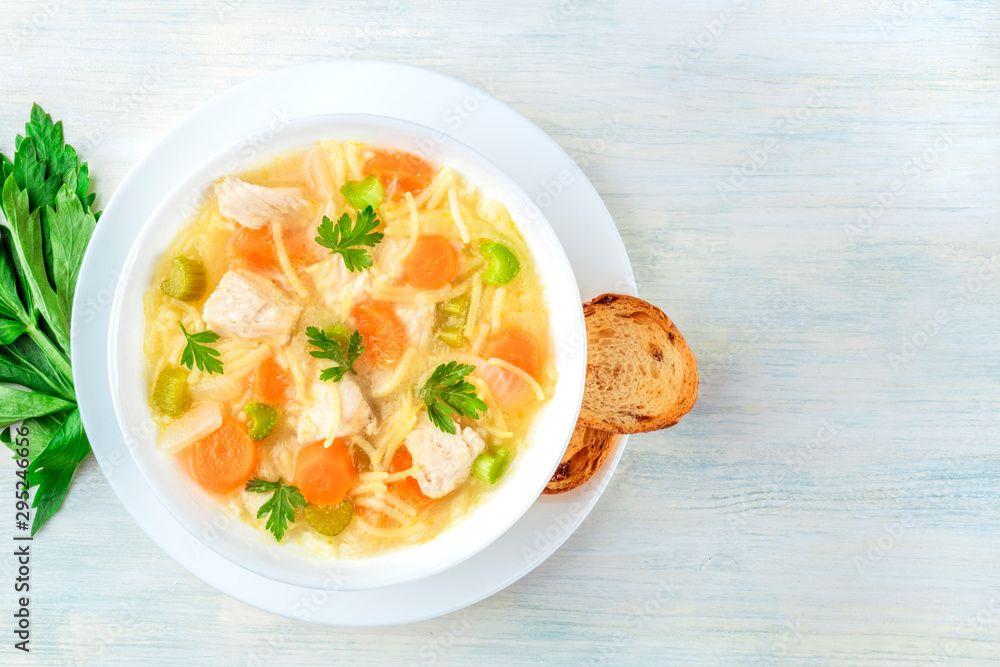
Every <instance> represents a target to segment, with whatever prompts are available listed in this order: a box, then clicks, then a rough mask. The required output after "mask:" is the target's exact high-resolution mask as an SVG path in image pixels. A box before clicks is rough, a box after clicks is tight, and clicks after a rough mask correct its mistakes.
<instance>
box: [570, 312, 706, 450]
mask: <svg viewBox="0 0 1000 667" xmlns="http://www.w3.org/2000/svg"><path fill="white" fill-rule="evenodd" d="M583 315H584V317H585V318H586V322H587V380H586V385H585V387H584V391H583V405H582V406H581V408H580V421H581V422H582V423H584V424H586V425H587V426H590V427H591V428H596V429H599V430H601V431H608V432H609V433H645V432H648V431H656V430H658V429H661V428H667V427H668V426H673V425H674V424H676V423H677V422H678V421H679V420H680V418H681V417H683V416H684V415H685V414H687V413H688V411H689V410H690V409H691V408H692V407H694V403H695V400H696V399H697V398H698V366H697V364H696V362H695V359H694V354H693V353H692V352H691V349H690V348H688V346H687V343H686V342H685V341H684V336H682V335H681V332H680V331H678V330H677V327H675V326H674V323H673V322H671V321H670V318H669V317H667V316H666V315H665V314H664V313H663V311H662V310H660V309H659V308H657V307H656V306H654V305H652V304H650V303H647V302H645V301H643V300H642V299H637V298H636V297H634V296H627V295H623V294H602V295H601V296H599V297H597V298H596V299H594V300H592V301H588V302H587V303H585V304H583Z"/></svg>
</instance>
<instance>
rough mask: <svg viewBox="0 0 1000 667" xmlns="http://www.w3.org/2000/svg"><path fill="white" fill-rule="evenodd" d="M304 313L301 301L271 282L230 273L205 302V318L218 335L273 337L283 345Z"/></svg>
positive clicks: (203, 315) (246, 274)
mask: <svg viewBox="0 0 1000 667" xmlns="http://www.w3.org/2000/svg"><path fill="white" fill-rule="evenodd" d="M301 313H302V306H300V305H299V303H298V301H297V300H295V299H294V298H293V297H292V296H290V295H288V294H287V293H286V292H285V291H284V290H282V289H281V288H279V287H278V286H277V285H275V284H274V283H272V282H271V281H270V280H267V279H266V278H262V277H260V276H256V275H253V274H249V273H243V272H240V271H229V272H228V273H226V275H224V276H222V280H221V281H220V282H219V286H218V287H216V288H215V291H214V292H212V294H211V296H209V297H208V300H207V301H205V308H204V310H203V312H202V317H203V318H204V320H205V322H206V323H207V324H208V325H209V327H210V328H211V329H212V330H213V331H215V332H216V333H218V334H223V335H228V336H239V337H240V338H273V339H274V341H275V343H277V344H278V345H283V344H284V343H285V342H287V341H288V336H289V334H290V333H291V331H292V327H294V326H295V322H296V321H297V320H298V319H299V315H300V314H301Z"/></svg>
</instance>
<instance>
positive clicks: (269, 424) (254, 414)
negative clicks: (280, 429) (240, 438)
mask: <svg viewBox="0 0 1000 667" xmlns="http://www.w3.org/2000/svg"><path fill="white" fill-rule="evenodd" d="M243 412H245V413H246V415H247V417H249V418H250V428H249V429H247V432H248V433H249V434H250V437H251V438H253V439H254V440H263V439H264V438H266V437H267V436H268V434H270V433H271V430H272V429H273V428H274V425H275V424H276V423H278V411H277V410H275V409H274V408H272V407H271V406H270V405H267V404H265V403H247V404H246V407H245V408H243Z"/></svg>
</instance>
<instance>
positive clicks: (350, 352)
mask: <svg viewBox="0 0 1000 667" xmlns="http://www.w3.org/2000/svg"><path fill="white" fill-rule="evenodd" d="M306 336H308V337H309V344H310V345H312V346H313V347H317V348H319V351H316V350H313V351H311V352H310V353H309V354H310V355H312V356H313V357H315V358H317V359H329V360H330V361H333V362H335V363H336V364H337V365H336V366H331V367H330V368H326V369H324V370H323V372H322V373H320V376H319V379H320V380H324V381H326V380H333V381H334V382H340V381H341V380H343V379H344V375H346V374H347V371H350V372H351V373H353V374H354V375H357V374H358V372H357V371H356V370H354V362H355V361H357V360H358V357H360V356H361V353H362V352H364V351H365V346H364V345H362V342H363V341H362V339H361V332H360V331H357V330H355V331H354V333H352V334H351V338H350V340H349V341H348V343H347V357H346V358H345V357H344V344H343V341H341V340H338V339H337V338H336V337H335V336H329V335H327V333H326V332H325V331H320V330H319V329H317V328H316V327H309V328H307V329H306Z"/></svg>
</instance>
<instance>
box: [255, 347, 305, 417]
mask: <svg viewBox="0 0 1000 667" xmlns="http://www.w3.org/2000/svg"><path fill="white" fill-rule="evenodd" d="M250 389H251V391H252V392H253V397H254V400H257V401H260V402H261V403H266V404H267V405H270V406H272V407H276V406H279V405H284V404H285V403H287V402H288V401H290V400H291V399H293V398H295V383H294V382H293V381H292V377H291V375H289V374H288V371H286V370H285V369H284V368H282V366H281V364H279V363H278V361H277V359H275V358H274V357H273V356H271V357H268V358H267V359H265V360H264V361H263V362H262V363H261V365H260V366H258V367H257V368H256V369H255V370H254V372H253V380H252V381H251V383H250Z"/></svg>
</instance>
